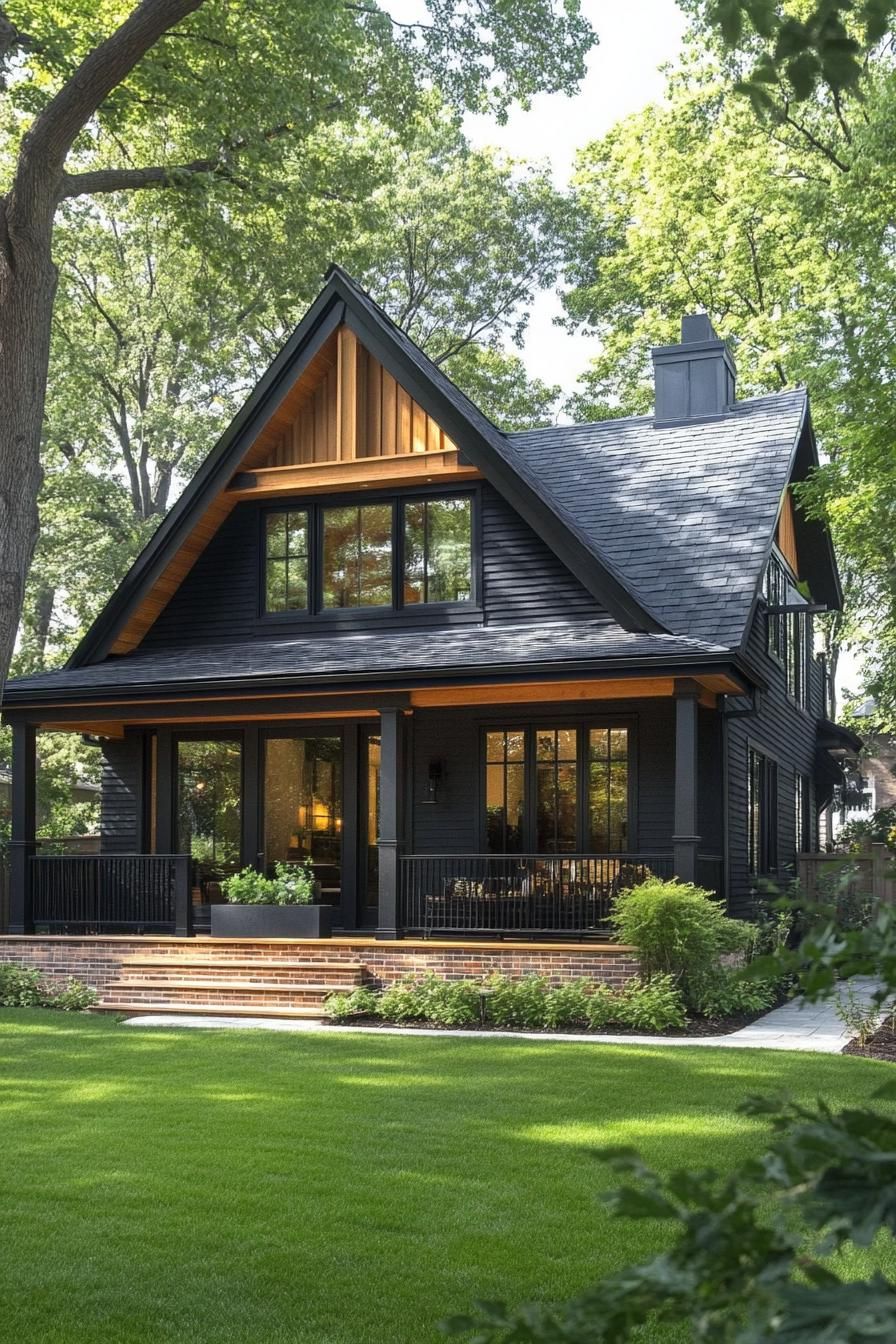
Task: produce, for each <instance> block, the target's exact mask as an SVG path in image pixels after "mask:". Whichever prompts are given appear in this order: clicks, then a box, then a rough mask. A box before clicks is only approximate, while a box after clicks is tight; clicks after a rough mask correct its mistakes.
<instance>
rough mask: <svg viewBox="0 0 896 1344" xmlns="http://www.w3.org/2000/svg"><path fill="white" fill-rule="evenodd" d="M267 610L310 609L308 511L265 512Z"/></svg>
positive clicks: (265, 597) (278, 510) (265, 598)
mask: <svg viewBox="0 0 896 1344" xmlns="http://www.w3.org/2000/svg"><path fill="white" fill-rule="evenodd" d="M264 521H265V580H264V601H265V610H266V611H270V612H283V611H307V610H308V512H307V510H306V509H272V510H271V511H270V512H269V513H267V514H266V515H265V520H264Z"/></svg>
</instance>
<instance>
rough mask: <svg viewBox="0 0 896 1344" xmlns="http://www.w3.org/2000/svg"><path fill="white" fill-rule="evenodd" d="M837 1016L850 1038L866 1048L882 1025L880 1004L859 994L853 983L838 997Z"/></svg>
mask: <svg viewBox="0 0 896 1344" xmlns="http://www.w3.org/2000/svg"><path fill="white" fill-rule="evenodd" d="M836 1006H837V1016H838V1017H839V1019H840V1021H841V1022H842V1023H843V1025H844V1027H845V1028H846V1030H847V1031H848V1032H849V1038H850V1040H854V1041H855V1042H856V1044H857V1045H859V1046H861V1048H862V1049H863V1050H864V1049H865V1046H866V1045H867V1044H868V1042H869V1041H870V1040H871V1037H872V1036H873V1035H874V1033H875V1032H876V1031H877V1029H878V1027H879V1026H880V1019H881V1009H880V1004H879V1003H875V1002H874V1000H873V999H872V1000H870V1001H869V1000H868V999H867V998H866V997H865V996H863V995H862V994H857V993H856V991H855V989H854V988H853V986H852V985H847V986H846V990H845V992H844V993H842V994H840V995H839V996H838V998H837V1005H836Z"/></svg>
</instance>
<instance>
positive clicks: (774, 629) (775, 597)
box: [764, 554, 812, 709]
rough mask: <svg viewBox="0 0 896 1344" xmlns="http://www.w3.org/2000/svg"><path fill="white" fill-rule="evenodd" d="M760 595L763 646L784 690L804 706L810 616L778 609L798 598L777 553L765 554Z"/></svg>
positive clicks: (806, 689)
mask: <svg viewBox="0 0 896 1344" xmlns="http://www.w3.org/2000/svg"><path fill="white" fill-rule="evenodd" d="M764 595H765V600H766V603H767V604H768V607H769V611H768V615H767V616H766V648H767V650H768V652H769V654H770V655H771V656H772V658H774V659H775V661H776V662H778V663H780V664H781V666H782V667H783V668H784V670H785V673H786V676H787V694H788V695H789V696H790V698H791V699H792V700H794V701H795V702H796V703H797V704H798V705H800V706H801V707H802V708H803V709H805V708H806V707H807V705H808V702H809V652H810V648H811V645H812V616H811V614H810V613H809V612H808V611H805V612H804V611H782V610H780V608H782V607H787V606H793V605H794V603H798V602H799V601H800V596H799V591H798V589H797V587H796V581H795V580H793V579H791V578H790V576H789V575H788V572H787V570H786V569H785V567H784V564H783V563H782V561H781V560H780V559H779V558H778V556H777V555H775V554H772V555H771V556H770V557H769V562H768V566H767V568H766V571H765V586H764Z"/></svg>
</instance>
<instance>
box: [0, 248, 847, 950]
mask: <svg viewBox="0 0 896 1344" xmlns="http://www.w3.org/2000/svg"><path fill="white" fill-rule="evenodd" d="M654 362H655V366H656V415H655V416H654V417H638V418H635V419H619V420H611V421H606V422H602V423H598V424H585V425H575V426H572V427H566V426H561V427H556V428H551V429H545V430H537V431H531V432H526V433H517V434H503V433H501V432H500V431H499V430H498V429H496V428H495V426H494V425H493V424H491V423H490V421H489V420H488V419H487V418H486V417H485V416H484V415H483V414H482V413H481V411H479V410H478V409H477V407H476V406H474V405H473V404H472V403H471V402H470V401H468V400H467V398H466V397H464V396H463V394H462V393H461V392H459V391H458V389H457V388H456V387H455V386H454V385H453V384H452V383H451V381H450V380H449V379H448V378H447V377H446V376H445V374H444V373H443V372H441V371H440V370H439V369H438V368H437V367H435V365H433V364H432V363H431V362H430V360H428V359H427V357H426V356H425V355H424V354H422V352H421V351H420V350H419V349H418V348H417V347H416V346H415V345H414V344H413V343H412V342H411V341H410V340H409V339H408V338H407V336H405V335H404V334H403V333H402V332H401V331H399V330H398V329H397V328H396V327H395V326H394V325H393V324H392V322H391V321H390V320H389V319H388V318H387V317H386V316H385V314H384V313H383V312H382V311H381V310H380V309H379V308H378V307H377V306H376V305H375V304H374V303H373V302H372V301H371V300H370V299H369V297H368V296H367V295H366V294H365V293H363V292H362V291H361V290H360V289H359V288H358V287H357V286H356V285H355V284H354V283H353V281H352V280H351V279H350V278H349V277H348V276H347V275H345V274H344V273H343V272H342V271H340V270H338V269H335V268H334V269H333V270H332V271H331V273H330V275H329V277H328V280H327V283H326V285H325V288H324V289H323V291H322V293H321V294H320V296H319V298H318V299H317V301H316V302H315V304H314V305H313V307H312V308H311V309H310V311H309V312H308V314H307V316H306V317H305V319H304V320H303V322H302V323H301V325H300V326H299V327H298V329H297V330H296V332H295V333H294V335H293V336H292V337H291V339H290V340H289V341H288V343H287V344H286V346H285V348H284V349H283V351H282V353H281V354H280V356H279V357H278V358H277V359H276V360H275V362H274V364H273V365H272V366H271V368H270V369H269V371H268V373H267V374H266V375H265V377H264V378H263V379H262V380H261V382H260V383H259V385H258V387H257V388H256V389H255V391H254V392H253V393H252V395H251V396H250V398H249V400H248V401H247V403H246V404H245V406H244V407H243V409H242V410H241V411H240V413H239V414H238V415H237V417H236V418H235V420H234V421H233V423H232V425H231V426H230V428H229V429H228V430H227V432H226V433H225V435H224V436H223V437H222V439H221V440H220V442H219V443H218V444H217V446H216V447H215V449H214V450H213V452H212V453H211V454H210V456H209V457H208V459H207V461H206V462H205V464H204V465H203V467H202V468H201V469H200V471H199V472H198V473H197V475H196V477H195V479H194V480H193V481H192V483H191V484H190V486H189V487H188V488H187V489H186V490H185V492H184V494H183V496H182V498H181V499H180V501H179V502H178V504H177V505H176V506H175V508H174V509H173V510H172V511H171V513H170V514H169V516H168V517H167V518H166V520H165V521H164V523H163V524H162V525H161V526H160V527H159V529H158V531H157V532H156V534H155V536H154V537H153V538H152V540H151V542H150V543H149V545H148V546H147V547H146V549H145V550H144V552H143V553H142V555H141V556H140V557H139V559H138V560H137V562H136V564H135V565H134V566H133V568H132V569H131V571H130V573H129V574H128V575H127V576H126V578H125V579H124V580H123V582H122V583H121V585H120V587H119V588H118V590H117V591H116V592H115V593H114V594H113V596H112V598H111V599H110V601H109V602H108V604H107V606H106V608H105V610H104V611H103V613H102V615H101V616H100V618H99V619H98V620H97V622H96V623H95V625H94V626H93V628H92V629H91V630H90V631H89V633H88V634H87V636H86V637H85V639H84V640H83V642H82V643H81V645H80V647H79V648H78V649H77V651H76V653H75V654H74V656H73V657H72V658H71V660H70V662H69V664H68V666H67V667H66V668H65V669H64V670H62V671H57V672H50V673H45V674H41V675H38V676H33V677H28V678H25V679H22V680H19V681H13V682H11V683H10V684H9V685H8V687H7V691H6V699H5V703H4V713H5V716H6V718H7V720H8V721H9V722H10V723H11V724H12V725H13V729H14V767H13V768H14V808H13V811H14V818H13V820H14V837H13V865H14V870H13V911H12V923H11V931H12V932H14V933H15V932H19V933H23V932H33V931H35V930H36V931H38V932H53V931H54V930H56V931H67V932H70V931H72V930H77V929H79V928H83V929H85V930H88V929H89V930H90V931H91V932H96V931H97V930H99V931H103V930H104V929H109V930H119V931H120V930H122V929H125V930H131V931H137V932H139V931H147V932H149V931H155V932H159V931H165V930H167V931H174V930H175V929H176V930H177V932H180V933H187V932H190V931H192V930H196V931H202V930H203V928H206V927H207V926H208V918H209V907H210V906H212V905H213V904H214V903H215V902H217V901H219V900H220V899H221V889H220V884H221V882H222V880H223V879H224V877H225V876H226V875H227V874H229V873H231V872H233V871H234V870H236V869H237V868H238V867H240V866H242V865H247V864H248V865H256V866H258V867H261V868H264V867H267V866H269V865H271V864H273V863H275V862H276V861H278V860H281V861H287V862H288V861H294V860H299V859H303V858H309V859H310V861H311V862H312V864H313V866H314V870H315V873H316V875H317V877H318V879H319V881H320V883H321V887H322V889H323V892H324V899H325V900H327V901H328V902H330V903H332V904H333V905H335V906H337V907H338V917H337V922H338V926H339V927H341V928H342V929H343V930H346V931H349V930H363V929H368V930H371V931H372V930H376V932H377V934H378V936H379V937H381V938H394V937H396V936H401V935H402V934H415V935H419V934H423V935H437V934H443V935H444V934H462V935H477V936H482V935H484V934H493V935H495V934H497V935H504V934H516V935H524V936H531V935H562V936H566V937H567V938H568V937H570V936H571V935H575V936H578V937H582V936H587V935H589V934H592V933H596V932H598V931H599V930H600V929H601V928H603V927H604V926H605V919H606V914H607V910H608V906H609V902H610V901H611V899H612V896H613V894H614V892H615V891H616V890H618V889H619V888H620V887H621V886H623V885H626V884H631V882H632V881H635V880H637V879H638V877H639V876H641V875H643V874H644V873H645V871H648V870H649V871H650V872H654V873H657V874H660V875H672V874H677V875H678V876H679V877H681V878H683V879H687V880H696V881H697V882H699V883H700V884H702V885H704V886H706V887H709V888H711V889H713V890H715V891H717V892H718V893H720V894H721V895H722V896H724V898H725V899H726V900H727V902H728V906H729V908H730V910H731V911H732V912H734V913H744V914H745V913H748V912H749V910H750V908H751V901H752V899H753V897H752V893H753V892H754V891H755V889H756V887H757V882H758V879H760V878H761V877H762V876H763V875H765V874H782V873H785V874H786V873H788V872H792V871H793V868H794V863H795V856H796V854H797V852H798V851H801V850H808V849H812V848H814V847H815V846H816V844H817V839H816V836H817V820H818V813H819V809H820V808H821V807H822V806H824V805H826V804H827V802H828V800H829V798H830V796H831V792H832V788H833V784H834V782H835V781H836V779H837V777H838V771H839V766H838V756H841V755H842V754H843V752H844V750H846V749H848V748H849V747H850V746H851V745H853V739H851V737H850V735H848V734H845V733H844V732H843V730H840V729H838V728H837V727H836V726H835V725H834V724H832V723H831V722H830V721H829V719H828V717H827V709H826V703H827V696H826V686H825V671H824V667H823V665H822V664H821V662H820V661H819V659H818V658H817V657H816V656H815V655H814V652H813V631H812V622H813V612H814V611H818V610H819V609H831V608H838V607H839V605H840V602H841V592H840V584H839V581H838V577H837V570H836V566H835V561H834V554H833V550H832V547H831V542H830V538H829V536H828V533H827V531H826V529H825V528H824V526H823V525H822V524H821V523H820V522H818V521H815V520H812V519H809V518H806V517H805V516H803V514H802V513H801V511H800V508H799V507H798V505H797V504H796V503H795V501H794V498H793V494H792V491H791V486H792V485H793V484H794V483H796V482H799V481H801V480H803V479H804V478H805V477H806V475H807V473H809V472H810V471H811V469H812V468H813V466H814V465H815V463H816V460H817V459H816V450H815V444H814V439H813V433H812V425H811V421H810V416H809V406H808V402H807V397H806V394H805V392H802V391H790V392H782V393H779V394H776V395H772V396H765V397H759V398H754V399H750V400H746V401H737V399H736V396H735V369H734V365H733V362H732V359H731V356H730V354H729V352H728V350H727V348H726V346H725V344H724V343H723V342H722V341H720V340H719V339H717V337H716V335H715V333H714V331H713V330H712V327H711V326H710V324H709V321H708V319H707V318H705V317H700V316H697V317H688V318H685V320H684V323H683V330H682V342H681V344H679V345H675V346H668V347H665V348H662V349H658V350H656V351H654ZM42 728H43V729H54V730H67V731H72V732H79V733H87V734H91V735H93V736H95V737H97V738H99V739H100V741H101V743H102V747H103V752H104V756H105V771H104V781H103V794H102V843H103V853H102V855H100V856H98V857H92V856H69V857H59V856H55V855H50V854H45V853H41V852H40V848H39V846H37V845H36V844H35V838H34V821H35V816H34V811H35V809H34V768H35V767H34V753H35V732H36V731H37V730H39V729H42Z"/></svg>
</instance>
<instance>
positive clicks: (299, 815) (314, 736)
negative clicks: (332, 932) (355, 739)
mask: <svg viewBox="0 0 896 1344" xmlns="http://www.w3.org/2000/svg"><path fill="white" fill-rule="evenodd" d="M342 764H343V763H342V737H341V735H340V734H338V733H332V734H327V733H307V734H305V733H292V734H289V735H288V736H287V735H283V736H277V735H274V734H272V735H270V736H269V737H268V738H267V740H266V742H265V751H264V861H265V869H266V870H267V869H268V868H270V867H271V866H272V865H273V864H275V863H301V862H304V861H305V860H310V863H311V867H312V869H313V871H314V876H315V878H316V880H317V881H318V882H319V883H320V885H321V900H322V901H324V902H325V903H326V904H328V905H336V906H338V905H339V904H340V900H341V895H342V822H343V768H342Z"/></svg>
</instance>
